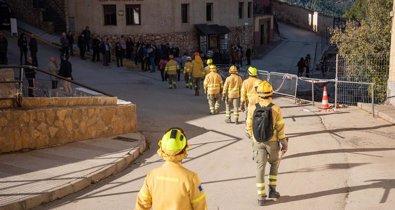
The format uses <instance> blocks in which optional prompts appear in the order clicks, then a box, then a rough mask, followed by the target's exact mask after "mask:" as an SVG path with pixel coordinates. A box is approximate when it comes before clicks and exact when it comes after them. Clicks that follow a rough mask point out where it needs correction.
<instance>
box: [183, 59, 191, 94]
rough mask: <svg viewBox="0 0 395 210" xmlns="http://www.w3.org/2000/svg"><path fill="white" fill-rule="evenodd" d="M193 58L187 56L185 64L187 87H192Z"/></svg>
mask: <svg viewBox="0 0 395 210" xmlns="http://www.w3.org/2000/svg"><path fill="white" fill-rule="evenodd" d="M191 74H192V58H191V57H189V56H188V57H187V62H186V63H185V65H184V79H185V87H186V88H189V89H192V76H191Z"/></svg>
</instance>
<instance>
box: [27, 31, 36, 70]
mask: <svg viewBox="0 0 395 210" xmlns="http://www.w3.org/2000/svg"><path fill="white" fill-rule="evenodd" d="M29 50H30V56H31V57H32V60H33V66H35V67H37V66H38V61H37V52H38V47H37V39H36V38H35V37H34V36H33V35H32V36H31V37H30V40H29Z"/></svg>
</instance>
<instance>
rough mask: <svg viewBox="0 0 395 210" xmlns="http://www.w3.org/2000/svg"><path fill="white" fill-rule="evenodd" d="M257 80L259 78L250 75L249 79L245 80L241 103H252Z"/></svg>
mask: <svg viewBox="0 0 395 210" xmlns="http://www.w3.org/2000/svg"><path fill="white" fill-rule="evenodd" d="M257 80H259V79H258V78H256V77H248V79H246V80H244V82H243V85H242V86H241V103H245V102H247V103H249V104H251V102H249V101H250V99H251V96H253V95H255V94H256V91H255V88H254V84H255V82H256V81H257ZM255 103H257V102H255ZM255 103H254V104H255Z"/></svg>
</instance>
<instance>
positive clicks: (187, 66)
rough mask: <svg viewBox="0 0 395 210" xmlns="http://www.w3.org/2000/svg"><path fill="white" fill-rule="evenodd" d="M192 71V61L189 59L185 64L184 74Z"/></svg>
mask: <svg viewBox="0 0 395 210" xmlns="http://www.w3.org/2000/svg"><path fill="white" fill-rule="evenodd" d="M190 73H192V62H191V61H188V62H186V63H185V65H184V74H190Z"/></svg>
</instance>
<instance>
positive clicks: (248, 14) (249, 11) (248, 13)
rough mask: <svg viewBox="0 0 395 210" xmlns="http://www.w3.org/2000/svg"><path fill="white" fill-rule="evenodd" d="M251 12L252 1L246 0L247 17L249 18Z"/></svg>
mask: <svg viewBox="0 0 395 210" xmlns="http://www.w3.org/2000/svg"><path fill="white" fill-rule="evenodd" d="M251 13H252V2H248V11H247V17H248V18H251V15H252V14H251Z"/></svg>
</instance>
